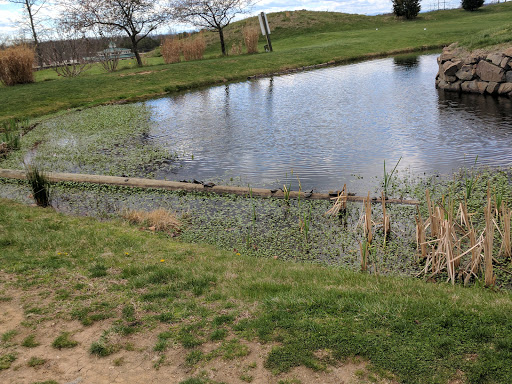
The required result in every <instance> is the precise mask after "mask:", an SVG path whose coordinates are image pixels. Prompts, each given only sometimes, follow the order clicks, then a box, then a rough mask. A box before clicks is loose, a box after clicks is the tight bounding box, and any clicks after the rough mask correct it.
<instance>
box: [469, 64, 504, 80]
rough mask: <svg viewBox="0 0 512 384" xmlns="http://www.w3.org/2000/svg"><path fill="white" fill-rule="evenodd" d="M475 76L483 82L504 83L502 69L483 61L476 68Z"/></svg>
mask: <svg viewBox="0 0 512 384" xmlns="http://www.w3.org/2000/svg"><path fill="white" fill-rule="evenodd" d="M476 75H477V76H478V77H480V79H481V80H483V81H495V82H497V83H501V82H503V81H505V71H504V70H503V68H500V67H498V66H497V65H494V64H491V63H488V62H487V61H483V60H482V61H480V62H479V63H478V65H477V66H476Z"/></svg>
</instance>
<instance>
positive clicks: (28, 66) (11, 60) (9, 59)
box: [0, 45, 35, 86]
mask: <svg viewBox="0 0 512 384" xmlns="http://www.w3.org/2000/svg"><path fill="white" fill-rule="evenodd" d="M34 60H35V54H34V50H33V49H32V48H30V47H28V46H26V45H18V46H16V47H9V48H6V49H2V50H0V82H1V83H2V84H4V85H5V86H12V85H16V84H26V83H33V82H34V73H33V70H32V67H33V65H34Z"/></svg>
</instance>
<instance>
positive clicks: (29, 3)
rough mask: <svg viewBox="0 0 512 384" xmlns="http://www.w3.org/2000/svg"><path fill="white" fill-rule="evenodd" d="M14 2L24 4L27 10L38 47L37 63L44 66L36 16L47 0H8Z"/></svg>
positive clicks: (36, 46) (35, 43) (36, 47)
mask: <svg viewBox="0 0 512 384" xmlns="http://www.w3.org/2000/svg"><path fill="white" fill-rule="evenodd" d="M7 1H9V2H10V3H13V4H19V5H21V6H23V8H24V10H25V12H26V13H27V17H28V22H29V26H30V31H31V32H32V38H33V39H34V46H35V49H36V55H37V64H38V65H39V67H42V66H43V56H42V54H41V49H40V47H39V39H38V36H37V32H36V22H35V17H36V16H37V14H38V13H39V11H40V10H41V9H42V8H43V7H44V6H45V4H46V0H7Z"/></svg>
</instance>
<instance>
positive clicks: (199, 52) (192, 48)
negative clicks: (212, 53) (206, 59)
mask: <svg viewBox="0 0 512 384" xmlns="http://www.w3.org/2000/svg"><path fill="white" fill-rule="evenodd" d="M205 49H206V41H205V40H204V36H203V35H202V34H199V36H196V37H194V38H192V37H189V38H188V39H185V40H183V45H182V50H183V57H184V58H185V61H191V60H201V59H202V58H203V56H204V51H205Z"/></svg>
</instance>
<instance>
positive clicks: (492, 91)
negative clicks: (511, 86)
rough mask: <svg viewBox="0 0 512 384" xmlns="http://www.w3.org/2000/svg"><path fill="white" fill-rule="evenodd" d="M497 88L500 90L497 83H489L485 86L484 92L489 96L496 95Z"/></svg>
mask: <svg viewBox="0 0 512 384" xmlns="http://www.w3.org/2000/svg"><path fill="white" fill-rule="evenodd" d="M499 88H500V84H499V83H496V82H494V81H491V82H490V83H489V84H488V85H487V88H486V89H485V92H487V93H490V94H491V95H494V94H496V93H498V89H499Z"/></svg>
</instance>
